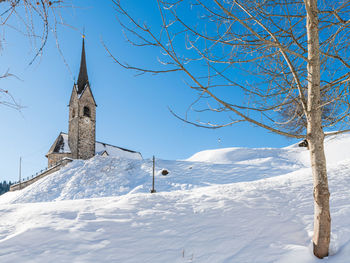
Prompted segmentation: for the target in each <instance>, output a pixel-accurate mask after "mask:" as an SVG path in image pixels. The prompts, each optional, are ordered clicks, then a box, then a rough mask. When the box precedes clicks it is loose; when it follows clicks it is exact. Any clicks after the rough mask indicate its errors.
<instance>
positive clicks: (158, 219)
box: [0, 135, 350, 263]
mask: <svg viewBox="0 0 350 263" xmlns="http://www.w3.org/2000/svg"><path fill="white" fill-rule="evenodd" d="M347 146H350V136H349V135H343V136H341V137H338V138H337V139H333V138H331V139H327V142H326V150H327V159H328V160H329V162H328V171H329V186H330V191H331V215H332V240H331V256H330V257H328V258H326V259H324V260H318V259H316V258H315V257H314V256H313V255H312V246H311V243H310V242H311V237H312V231H313V230H312V228H313V197H312V177H311V170H310V168H309V164H308V162H307V158H308V152H307V151H306V150H305V149H301V148H297V147H295V146H291V147H286V148H281V149H242V148H241V149H238V148H233V149H223V150H212V151H205V152H201V153H197V154H196V155H194V156H192V157H191V158H189V160H188V161H166V160H157V176H156V189H157V193H156V194H150V193H149V189H150V187H151V170H152V166H151V161H150V160H144V161H135V160H126V159H118V158H105V157H96V158H94V159H91V160H88V161H85V162H84V161H74V162H73V163H71V164H69V165H68V166H67V167H65V168H64V169H62V170H61V171H59V172H57V173H55V174H52V175H50V176H48V177H46V178H44V179H42V180H40V181H38V182H36V183H35V184H33V185H31V186H29V187H27V188H25V189H23V190H21V191H17V192H13V193H7V194H5V195H3V196H1V197H0V216H1V220H0V262H35V263H40V262H47V261H48V259H49V260H50V261H52V262H159V263H161V262H162V263H163V262H225V263H228V262H237V263H242V262H243V263H244V262H264V263H265V262H283V263H290V262H305V263H309V262H310V263H313V262H317V263H318V262H331V263H348V262H350V224H349V218H350V204H349V200H350V191H349V185H350V159H349V157H350V154H349V153H350V147H347ZM218 156H220V157H218ZM162 168H165V169H167V170H169V171H170V173H169V175H167V176H162V175H161V174H160V171H161V169H162ZM97 197H98V198H97Z"/></svg>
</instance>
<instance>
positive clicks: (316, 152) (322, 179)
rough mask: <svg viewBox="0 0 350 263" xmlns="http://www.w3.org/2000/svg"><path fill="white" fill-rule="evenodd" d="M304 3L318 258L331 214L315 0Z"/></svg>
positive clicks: (323, 249) (324, 246)
mask: <svg viewBox="0 0 350 263" xmlns="http://www.w3.org/2000/svg"><path fill="white" fill-rule="evenodd" d="M305 7H306V11H307V22H306V23H307V24H306V27H307V38H308V65H307V71H308V107H307V140H308V143H309V151H310V158H311V167H312V176H313V184H314V236H313V246H314V255H315V256H316V257H318V258H323V257H326V256H328V249H329V242H330V231H331V217H330V212H329V190H328V179H327V168H326V157H325V153H324V133H323V128H322V109H321V94H320V50H319V34H318V9H317V0H305Z"/></svg>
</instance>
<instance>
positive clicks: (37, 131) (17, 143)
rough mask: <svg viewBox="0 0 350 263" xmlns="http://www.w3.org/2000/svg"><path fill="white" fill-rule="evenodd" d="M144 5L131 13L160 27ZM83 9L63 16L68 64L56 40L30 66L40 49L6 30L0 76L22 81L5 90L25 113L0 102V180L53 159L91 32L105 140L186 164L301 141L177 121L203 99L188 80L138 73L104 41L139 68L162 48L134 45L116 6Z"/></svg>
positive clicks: (100, 134)
mask: <svg viewBox="0 0 350 263" xmlns="http://www.w3.org/2000/svg"><path fill="white" fill-rule="evenodd" d="M146 2H147V3H148V4H147V5H146V4H145V3H146ZM140 3H141V1H130V2H129V5H130V6H129V8H131V10H133V12H134V13H135V14H136V15H139V16H142V17H144V18H145V19H146V20H147V22H148V23H149V25H150V26H152V25H156V24H157V23H159V17H157V13H155V12H154V11H155V9H154V6H153V7H152V5H151V3H152V1H145V2H144V1H142V4H143V5H141V4H140ZM75 5H76V7H75V8H74V9H72V10H70V9H68V10H67V12H64V13H63V16H64V18H65V20H66V22H67V23H68V24H69V25H71V27H63V26H61V27H60V28H59V30H58V39H57V40H58V43H59V45H60V47H61V51H62V53H63V57H64V59H63V57H62V56H61V55H60V52H59V51H58V49H57V47H56V40H55V39H54V38H53V37H52V36H50V38H49V40H48V43H47V45H46V46H45V49H44V52H43V55H42V56H41V57H40V58H39V59H37V60H36V61H35V63H34V64H33V65H31V66H29V62H30V61H31V59H32V58H33V56H34V54H35V45H34V47H33V45H31V42H30V40H29V39H27V38H26V37H25V36H23V35H21V34H19V33H18V32H16V31H15V30H11V29H9V28H6V29H5V30H3V31H2V32H1V38H2V41H4V42H3V46H2V49H1V63H0V71H1V72H5V71H6V70H8V69H9V70H10V72H11V73H13V74H16V76H17V77H18V78H7V79H2V80H0V85H1V88H4V89H8V90H9V91H10V92H11V93H12V94H13V95H14V97H15V98H16V99H17V100H18V101H19V102H20V103H21V104H22V105H23V106H25V108H24V109H23V110H22V111H21V112H18V111H16V110H13V109H10V108H7V107H4V106H1V105H0V110H1V115H0V116H1V123H2V129H0V149H1V151H0V158H1V164H2V169H1V173H0V180H12V181H13V180H17V178H18V163H19V157H20V156H22V159H23V162H22V176H23V177H27V176H31V175H32V174H33V173H35V172H37V171H39V170H40V169H43V168H45V167H46V166H47V159H46V158H45V154H46V153H47V151H48V150H49V148H50V146H51V144H52V143H53V142H54V140H55V138H56V137H57V135H58V134H59V132H60V131H63V132H67V130H68V108H67V105H68V102H69V98H70V93H71V90H72V87H73V83H74V81H75V80H76V79H77V76H78V72H79V63H80V54H81V33H82V31H83V28H85V33H86V56H87V68H88V75H89V80H90V83H91V88H92V91H93V93H94V96H95V99H96V102H97V105H98V107H97V127H96V139H97V140H98V141H102V142H106V143H110V144H113V145H117V146H120V147H125V148H129V149H132V150H136V151H140V152H141V153H142V155H143V157H144V158H149V157H151V156H152V155H155V156H156V157H158V158H162V159H185V158H188V157H190V156H191V155H192V154H194V153H196V152H198V151H201V150H206V149H215V148H224V147H282V146H287V145H289V144H292V143H294V142H296V141H295V140H291V139H288V138H285V137H282V136H279V135H275V134H272V133H270V132H267V131H265V130H263V129H261V128H257V127H254V126H252V125H250V124H237V125H235V126H231V127H227V128H222V129H216V130H208V129H203V128H197V127H194V126H191V125H189V124H186V123H184V122H182V121H180V120H178V119H176V118H175V117H174V116H173V115H172V114H171V113H170V112H169V110H168V107H170V108H172V109H173V110H174V111H175V112H176V113H178V114H179V115H181V116H183V114H184V113H185V111H186V109H187V107H188V106H189V104H190V103H191V102H192V101H193V100H194V99H195V98H196V97H195V93H194V92H193V91H192V90H190V89H189V88H188V87H187V86H186V85H185V83H184V79H183V77H182V76H181V75H179V74H167V75H157V76H155V75H141V76H136V73H135V72H133V71H128V70H125V69H123V68H121V67H120V66H118V65H117V64H116V63H114V61H113V60H112V59H111V58H110V57H109V56H108V54H107V52H106V51H105V49H104V47H103V46H102V44H101V39H103V41H104V42H105V43H106V45H107V46H108V48H110V50H111V51H112V52H113V54H114V55H115V56H116V57H118V58H120V59H121V60H122V61H127V62H130V63H131V64H135V65H140V66H148V67H152V66H158V64H157V63H158V62H157V56H158V55H159V51H157V50H154V51H147V52H146V51H145V49H143V48H136V47H133V46H131V45H130V44H129V43H127V41H126V40H125V38H124V36H123V33H122V29H121V26H120V25H119V24H118V22H117V20H116V19H115V14H116V13H115V10H114V9H113V5H112V3H111V2H110V1H93V0H85V1H76V2H75ZM0 7H1V6H0ZM13 21H15V20H13ZM37 46H38V45H37ZM64 60H65V61H66V64H65V62H64ZM230 95H231V94H230ZM205 114H206V113H204V114H203V115H202V116H203V118H205V117H207V116H205ZM199 116H201V115H199ZM214 117H215V116H214ZM214 117H213V121H215V119H214ZM200 118H202V117H200ZM210 118H212V115H210ZM218 118H219V117H218ZM219 121H220V119H219Z"/></svg>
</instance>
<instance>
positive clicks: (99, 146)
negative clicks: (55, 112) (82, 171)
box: [47, 132, 142, 160]
mask: <svg viewBox="0 0 350 263" xmlns="http://www.w3.org/2000/svg"><path fill="white" fill-rule="evenodd" d="M51 153H71V150H70V148H69V144H68V134H67V133H63V132H61V133H60V134H59V135H58V137H57V139H56V140H55V142H54V143H53V145H52V146H51V148H50V150H49V152H48V153H47V154H51ZM95 154H96V155H103V154H107V155H108V156H111V157H123V158H127V159H135V160H142V155H141V153H139V152H135V151H132V150H129V149H125V148H121V147H117V146H114V145H110V144H107V143H102V142H96V145H95Z"/></svg>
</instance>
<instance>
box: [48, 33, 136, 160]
mask: <svg viewBox="0 0 350 263" xmlns="http://www.w3.org/2000/svg"><path fill="white" fill-rule="evenodd" d="M96 107H97V105H96V101H95V99H94V95H93V93H92V90H91V87H90V83H89V79H88V74H87V67H86V58H85V43H84V38H83V44H82V51H81V62H80V71H79V77H78V81H77V83H75V84H74V85H73V90H72V94H71V97H70V101H69V124H68V134H66V133H62V132H61V133H60V134H59V135H58V137H57V139H56V140H55V142H54V143H53V144H52V146H51V148H50V150H49V152H48V153H47V154H46V157H47V159H48V167H52V166H54V165H56V164H58V163H59V162H60V161H61V160H62V159H64V158H70V159H84V160H86V159H89V158H91V157H93V156H95V155H102V156H120V157H126V158H129V159H142V156H141V154H140V153H139V152H135V151H131V150H128V149H124V148H120V147H117V146H113V145H109V144H106V143H101V142H97V141H96Z"/></svg>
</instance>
